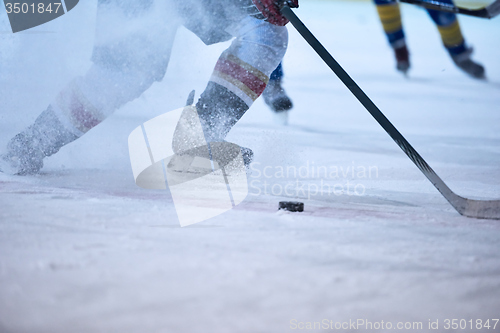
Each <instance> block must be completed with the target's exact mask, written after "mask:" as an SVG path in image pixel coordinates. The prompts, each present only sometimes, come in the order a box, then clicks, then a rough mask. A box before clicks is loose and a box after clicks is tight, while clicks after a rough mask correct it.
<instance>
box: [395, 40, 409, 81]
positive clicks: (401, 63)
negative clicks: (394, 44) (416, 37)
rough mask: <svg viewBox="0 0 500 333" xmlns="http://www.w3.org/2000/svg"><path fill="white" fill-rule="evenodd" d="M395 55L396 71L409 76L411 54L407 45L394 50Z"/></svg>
mask: <svg viewBox="0 0 500 333" xmlns="http://www.w3.org/2000/svg"><path fill="white" fill-rule="evenodd" d="M394 55H395V56H396V69H397V70H398V71H400V72H401V73H403V74H404V75H407V73H408V70H409V69H410V53H409V52H408V48H407V47H406V45H403V46H402V47H398V48H395V49H394Z"/></svg>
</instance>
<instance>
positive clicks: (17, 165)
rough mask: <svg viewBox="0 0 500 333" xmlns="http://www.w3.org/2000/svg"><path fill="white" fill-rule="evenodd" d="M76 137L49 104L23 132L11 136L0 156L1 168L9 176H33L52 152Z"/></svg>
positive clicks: (55, 151)
mask: <svg viewBox="0 0 500 333" xmlns="http://www.w3.org/2000/svg"><path fill="white" fill-rule="evenodd" d="M75 139H77V136H76V135H74V134H72V133H69V132H68V131H67V130H65V129H64V128H63V126H62V124H61V123H60V122H59V120H58V119H57V117H56V116H55V114H54V112H53V111H52V109H51V108H50V107H49V108H48V109H47V110H46V111H44V112H43V113H42V114H41V115H40V116H39V117H38V118H37V119H36V121H35V123H34V124H33V125H31V126H29V127H28V128H27V129H26V130H24V131H23V132H21V133H19V134H17V135H16V136H14V137H13V138H12V139H11V140H10V141H9V143H8V144H7V150H6V152H5V153H4V154H2V155H1V156H0V171H2V172H4V173H6V174H10V175H21V176H24V175H33V174H37V173H38V172H39V171H40V169H42V167H43V159H44V158H45V157H47V156H50V155H53V154H55V153H57V152H58V151H59V149H60V148H61V147H62V146H64V145H65V144H67V143H69V142H71V141H73V140H75Z"/></svg>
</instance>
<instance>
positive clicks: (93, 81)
mask: <svg viewBox="0 0 500 333" xmlns="http://www.w3.org/2000/svg"><path fill="white" fill-rule="evenodd" d="M158 6H161V4H159V5H158ZM161 9H162V8H157V7H154V5H153V4H151V5H148V6H143V5H141V6H139V5H138V4H137V1H132V0H125V1H115V2H107V1H102V2H100V3H99V7H98V15H97V29H96V42H95V45H94V51H93V55H92V61H93V65H92V67H91V68H90V70H89V71H88V72H87V73H86V74H85V75H83V76H82V77H77V78H75V79H74V80H73V81H72V82H71V83H70V84H69V85H68V86H66V87H65V88H64V89H63V90H62V91H61V92H60V93H59V94H58V96H57V97H56V98H55V99H54V100H53V101H52V103H51V104H50V105H49V106H48V108H47V109H46V110H45V111H43V112H42V114H41V115H40V116H38V118H37V119H36V120H35V123H34V124H33V125H31V126H29V127H28V128H27V129H26V130H24V131H23V132H21V133H19V134H18V135H16V136H15V137H14V138H13V139H12V140H10V142H9V143H8V144H7V151H6V153H5V154H4V155H2V156H0V169H1V170H2V171H3V172H6V173H10V174H19V175H25V174H34V173H37V172H38V171H39V170H40V169H41V168H42V166H43V158H45V157H47V156H50V155H52V154H54V153H56V152H57V151H58V150H59V149H60V148H61V147H62V146H64V145H65V144H67V143H70V142H72V141H74V140H76V139H77V138H79V137H81V136H82V135H84V134H85V133H87V132H88V131H89V130H90V129H92V128H93V127H94V126H96V125H98V124H99V123H100V122H102V121H103V120H104V119H105V118H106V117H108V116H109V115H110V114H111V113H113V112H114V111H115V110H116V109H117V108H119V107H120V106H122V105H123V104H125V103H127V102H129V101H131V100H133V99H135V98H137V97H139V96H140V95H141V94H142V93H143V92H144V91H145V90H146V89H147V88H149V87H150V86H151V84H153V83H154V82H155V81H159V80H161V79H162V78H163V76H164V74H165V71H166V68H167V64H168V60H169V55H170V50H171V46H172V43H173V39H174V36H175V32H176V29H177V23H176V22H174V21H171V22H168V20H169V18H168V17H166V15H165V11H162V10H161ZM167 12H168V11H167ZM158 15H161V16H162V17H161V18H160V17H156V16H158ZM155 22H164V23H165V24H164V25H162V26H161V27H159V26H158V25H155V24H154V23H155Z"/></svg>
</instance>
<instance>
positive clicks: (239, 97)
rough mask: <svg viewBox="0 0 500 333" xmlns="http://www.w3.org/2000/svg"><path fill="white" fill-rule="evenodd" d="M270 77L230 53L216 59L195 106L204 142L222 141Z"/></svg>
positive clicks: (262, 89)
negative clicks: (212, 70) (204, 138)
mask: <svg viewBox="0 0 500 333" xmlns="http://www.w3.org/2000/svg"><path fill="white" fill-rule="evenodd" d="M268 81H269V77H268V76H267V75H265V74H264V73H262V72H261V71H259V70H258V69H257V68H255V67H253V66H251V65H250V64H248V63H245V62H244V61H242V60H241V59H239V58H238V57H236V56H234V55H233V54H231V53H229V52H224V53H223V54H222V56H221V57H220V58H219V60H218V61H217V64H216V66H215V69H214V72H213V73H212V77H211V78H210V82H209V83H208V85H207V88H206V89H205V91H204V92H203V93H202V95H201V97H200V99H199V101H198V103H197V104H196V108H197V111H198V115H199V117H200V120H201V121H202V123H203V127H204V128H203V130H204V132H205V136H206V139H207V141H221V140H224V138H225V137H226V135H227V133H228V132H229V130H230V129H231V128H232V127H233V126H234V125H235V124H236V122H237V121H238V120H240V118H241V117H242V116H243V115H244V114H245V112H246V111H247V110H248V109H249V108H250V106H251V105H252V104H253V102H254V101H255V100H256V99H257V98H258V97H259V96H260V95H261V94H262V92H263V91H264V89H265V88H266V84H267V83H268Z"/></svg>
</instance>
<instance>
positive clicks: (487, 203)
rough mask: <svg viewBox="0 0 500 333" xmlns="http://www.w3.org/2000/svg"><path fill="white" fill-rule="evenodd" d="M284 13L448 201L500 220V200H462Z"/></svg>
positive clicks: (302, 27)
mask: <svg viewBox="0 0 500 333" xmlns="http://www.w3.org/2000/svg"><path fill="white" fill-rule="evenodd" d="M281 12H282V14H283V15H284V16H285V17H286V18H287V19H288V20H290V22H291V23H292V25H293V26H294V27H295V29H297V31H298V32H299V33H300V34H301V35H302V37H304V39H305V40H306V41H307V42H308V43H309V45H311V46H312V48H313V49H314V50H315V51H316V53H317V54H318V55H319V56H320V57H321V58H322V59H323V61H324V62H325V63H326V64H327V65H328V66H329V67H330V68H331V69H332V70H333V72H334V73H335V74H336V75H337V76H338V78H339V79H340V80H341V81H342V82H343V83H344V84H345V85H346V87H347V88H348V89H349V90H350V91H351V92H352V93H353V94H354V96H356V98H357V99H358V101H360V102H361V104H363V106H364V107H365V108H366V110H367V111H368V112H370V114H371V115H372V116H373V118H375V120H376V121H377V122H378V123H379V124H380V125H381V126H382V127H383V128H384V130H385V131H386V132H387V134H389V135H390V136H391V137H392V139H393V140H394V141H395V142H396V143H397V144H398V146H399V147H400V148H401V149H402V150H403V151H404V152H405V153H406V155H407V156H408V157H409V158H410V159H411V160H412V161H413V163H415V165H416V166H417V167H418V168H419V169H420V171H422V173H423V174H424V175H425V176H426V177H427V179H429V180H430V182H431V183H432V184H433V185H434V186H435V187H436V188H437V190H438V191H439V192H441V194H442V195H443V196H444V197H445V198H446V200H448V202H449V203H450V204H451V205H452V206H453V207H454V208H455V209H456V210H457V211H458V212H459V213H460V214H462V215H464V216H469V217H475V218H483V219H500V200H472V199H466V198H462V197H461V196H459V195H457V194H455V193H454V192H453V191H452V190H451V189H450V188H449V187H448V186H447V185H446V184H445V183H444V182H443V181H442V180H441V178H439V176H438V175H437V174H436V173H435V172H434V170H432V168H431V167H430V166H429V164H427V162H425V160H424V159H423V158H422V157H421V156H420V155H419V154H418V153H417V151H416V150H415V149H414V148H413V147H412V146H411V145H410V143H409V142H408V141H407V140H406V139H405V138H404V137H403V135H401V133H400V132H399V131H398V130H397V129H396V127H394V125H393V124H392V123H391V122H390V121H389V119H387V118H386V116H384V114H383V113H382V112H381V111H380V110H379V109H378V107H377V106H376V105H375V104H374V103H373V102H372V101H371V100H370V98H369V97H368V96H367V95H366V94H365V93H364V92H363V90H361V88H360V87H359V86H358V85H357V84H356V82H354V80H353V79H352V78H351V77H350V76H349V74H347V72H346V71H345V70H344V69H343V68H342V67H341V66H340V65H339V63H338V62H337V61H336V60H335V59H334V58H333V57H332V56H331V54H330V53H329V52H328V51H327V50H326V49H325V47H324V46H323V45H322V44H321V43H320V42H319V41H318V40H317V39H316V37H314V35H313V34H312V33H311V32H310V31H309V29H307V27H306V26H305V25H304V24H303V23H302V21H301V20H300V19H299V18H298V17H297V15H295V13H294V12H293V11H292V10H291V9H290V7H288V6H286V5H285V6H284V7H283V9H282V11H281Z"/></svg>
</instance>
